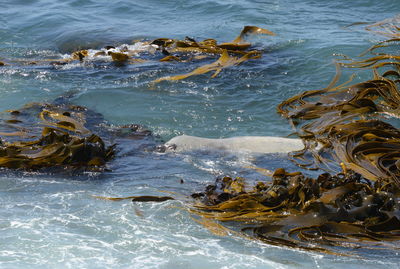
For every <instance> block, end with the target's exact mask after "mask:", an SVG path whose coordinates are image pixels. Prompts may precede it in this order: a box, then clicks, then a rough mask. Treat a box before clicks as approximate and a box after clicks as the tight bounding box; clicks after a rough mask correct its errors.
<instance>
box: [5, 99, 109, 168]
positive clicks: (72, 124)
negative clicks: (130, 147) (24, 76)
mask: <svg viewBox="0 0 400 269" xmlns="http://www.w3.org/2000/svg"><path fill="white" fill-rule="evenodd" d="M86 112H87V110H86V109H85V108H83V107H80V106H73V105H49V104H31V105H27V106H25V107H24V108H23V109H21V110H11V111H6V112H3V116H4V117H3V119H2V124H1V125H0V128H1V132H0V137H1V140H0V167H4V168H11V169H24V170H37V169H42V168H49V167H63V168H67V167H70V168H96V167H97V168H99V167H104V165H105V164H106V162H107V161H109V160H111V159H112V158H113V156H114V154H115V145H111V146H107V145H106V143H105V142H104V140H103V139H102V138H101V137H100V136H98V135H96V134H94V133H92V132H91V131H90V130H88V129H87V128H86V127H85V123H86V116H87V113H86Z"/></svg>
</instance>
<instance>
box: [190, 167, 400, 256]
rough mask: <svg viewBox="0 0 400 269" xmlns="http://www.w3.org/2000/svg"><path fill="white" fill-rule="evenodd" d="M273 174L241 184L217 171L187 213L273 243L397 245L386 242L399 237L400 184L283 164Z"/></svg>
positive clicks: (337, 250)
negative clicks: (290, 169) (314, 174)
mask: <svg viewBox="0 0 400 269" xmlns="http://www.w3.org/2000/svg"><path fill="white" fill-rule="evenodd" d="M272 178H273V181H272V182H258V183H257V184H255V185H254V187H253V188H252V189H250V190H246V188H245V187H244V180H243V179H241V178H236V179H233V178H231V177H220V178H218V179H217V180H216V182H215V184H212V185H209V186H207V188H206V190H205V191H204V192H200V193H195V194H193V195H192V197H193V198H195V199H198V200H199V201H200V203H198V204H195V206H194V208H193V209H192V213H194V214H196V215H198V216H200V217H202V218H203V219H206V220H207V219H208V220H210V221H212V220H216V221H221V222H224V223H230V224H231V225H233V224H232V223H233V222H234V223H236V224H238V225H239V227H240V229H241V231H242V232H244V233H245V234H247V235H249V236H251V237H253V238H257V239H259V240H261V241H263V242H266V243H268V244H272V245H278V246H287V247H294V248H299V249H303V250H312V251H318V252H324V253H330V254H341V255H347V254H348V253H346V252H344V251H345V250H346V251H347V250H348V248H352V249H356V248H377V249H385V248H387V249H396V250H398V249H399V248H398V246H397V245H396V244H395V243H393V244H392V243H391V242H392V241H397V240H400V189H399V188H398V187H397V186H396V185H395V184H394V183H386V182H384V181H382V180H378V181H376V182H374V183H371V182H370V181H368V180H366V179H364V178H363V177H362V176H360V174H358V173H354V172H349V173H346V174H343V173H340V174H337V175H333V176H332V175H330V174H328V173H325V174H321V175H320V176H319V177H318V178H317V179H313V178H309V177H306V176H304V175H303V174H301V173H287V172H286V171H285V170H284V169H282V168H281V169H277V170H276V171H275V172H274V175H273V176H272ZM203 222H204V221H203ZM228 225H229V224H228ZM236 226H237V225H236ZM232 229H234V228H232Z"/></svg>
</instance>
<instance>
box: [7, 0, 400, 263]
mask: <svg viewBox="0 0 400 269" xmlns="http://www.w3.org/2000/svg"><path fill="white" fill-rule="evenodd" d="M399 10H400V5H399V1H398V0H381V1H373V0H353V1H345V0H337V1H317V0H270V1H250V0H248V1H246V0H242V1H235V0H225V1H222V0H207V1H193V0H176V1H174V0H172V1H162V0H148V1H122V0H116V1H104V0H97V1H91V0H75V1H72V0H63V1H61V0H0V15H1V16H0V61H5V62H7V61H8V60H10V59H12V60H27V59H33V60H41V59H49V58H51V59H56V58H60V57H65V55H66V54H68V53H71V52H73V51H75V50H78V49H86V48H92V49H100V48H101V47H103V46H105V45H116V46H118V45H121V44H136V43H135V42H137V41H138V40H151V39H154V38H159V37H169V38H180V39H183V38H185V36H190V37H192V38H195V39H204V38H215V39H217V40H218V41H220V42H227V41H230V40H232V39H234V38H235V37H236V36H237V35H238V34H239V32H240V30H241V29H242V27H243V26H244V25H256V26H259V27H263V28H267V29H269V30H271V31H273V32H275V33H277V36H275V37H272V36H267V37H254V38H253V39H252V41H253V44H254V45H255V46H256V47H257V48H258V49H261V50H263V52H264V53H263V57H262V58H261V59H258V60H253V61H249V62H245V63H243V64H242V65H240V66H235V67H232V68H229V69H225V70H223V71H222V72H221V73H220V74H219V76H218V77H216V78H213V79H211V78H210V75H208V74H207V75H201V76H194V77H190V78H188V79H185V80H183V81H178V82H162V83H159V84H157V85H156V86H150V84H151V83H150V82H151V81H153V80H154V79H156V78H159V77H162V76H165V75H172V74H182V73H187V72H189V71H191V70H193V69H194V67H197V66H199V65H196V64H190V63H183V64H176V63H159V62H156V61H153V62H146V63H142V64H136V65H129V66H115V65H112V64H109V65H100V66H98V65H95V64H92V63H88V62H86V63H85V62H84V63H79V64H69V65H65V66H62V67H54V66H50V65H30V66H26V65H9V66H3V67H0V99H1V102H0V111H3V110H7V109H18V108H19V107H21V106H23V105H25V104H27V103H31V102H48V103H51V102H53V101H54V100H55V99H56V98H58V97H60V96H69V101H70V102H71V103H73V104H77V105H82V106H85V107H88V108H89V109H91V110H93V111H96V112H98V113H101V114H102V115H103V116H104V120H105V121H107V122H108V124H110V125H115V126H118V125H123V124H141V125H144V126H146V128H147V129H149V130H151V131H152V132H153V134H154V136H155V137H156V138H155V142H154V143H162V141H167V140H168V139H170V138H172V137H174V136H176V135H180V134H187V135H195V136H201V137H209V138H220V137H221V138H222V137H232V136H243V135H254V136H256V135H257V136H264V135H272V136H287V135H289V134H290V133H291V132H292V129H291V127H290V126H289V124H288V123H287V122H286V120H284V119H282V118H281V117H280V116H279V115H278V114H277V113H276V105H277V104H278V103H280V102H281V101H283V100H285V99H286V98H288V97H290V96H292V95H294V94H296V93H299V92H302V91H305V90H310V89H319V88H321V87H324V86H326V85H328V84H329V82H330V80H331V78H332V77H333V76H334V74H335V67H334V64H333V60H334V59H335V56H334V54H346V55H349V56H356V55H358V54H360V53H361V52H363V51H364V50H365V49H367V48H368V47H370V46H371V45H373V44H375V43H376V42H377V41H379V40H383V38H382V37H380V36H376V35H374V34H372V33H369V32H367V31H364V30H363V29H362V27H350V28H347V27H346V26H347V25H350V24H352V23H355V22H370V23H373V22H376V21H380V20H383V19H385V18H389V17H393V16H395V15H396V14H397V13H399ZM346 75H347V73H346V72H344V76H346ZM369 75H370V74H369V73H368V72H359V73H358V74H357V77H356V79H359V80H362V79H366V78H368V77H369ZM135 143H136V142H135ZM135 143H134V142H132V141H130V140H129V139H120V140H119V141H118V149H119V153H118V155H117V157H116V158H115V159H114V160H113V161H112V162H111V163H110V164H109V168H110V171H107V172H103V173H88V172H87V173H77V174H71V173H68V172H63V173H56V172H54V173H32V172H29V173H28V172H23V171H17V172H15V171H9V170H2V171H0V236H1V240H0V268H24V267H26V266H29V267H30V268H171V269H173V268H174V269H175V268H185V269H186V268H229V269H231V268H340V267H343V266H345V267H346V268H360V267H363V268H398V266H399V262H400V260H399V256H398V253H395V254H393V253H388V254H385V253H383V254H382V253H381V252H380V253H379V254H377V253H374V252H371V251H368V250H365V251H361V255H360V256H357V257H355V256H353V257H337V256H330V255H325V254H319V253H309V252H304V251H299V250H293V249H288V248H284V247H275V246H269V245H265V244H262V243H260V242H257V241H251V240H247V239H243V238H240V237H236V236H229V237H219V236H216V235H213V234H211V233H210V232H209V231H208V230H206V229H205V228H204V227H203V226H201V225H199V224H198V223H196V222H195V221H194V220H193V219H192V216H191V215H190V214H189V213H188V211H187V210H186V209H185V201H186V200H187V199H186V198H185V196H186V195H189V194H190V193H193V192H196V191H200V190H202V189H203V188H204V187H205V186H206V185H207V184H209V183H210V182H213V180H214V179H215V177H216V176H218V175H223V174H229V175H233V176H236V175H240V176H245V177H248V178H249V179H253V180H262V179H264V178H263V176H262V175H259V174H257V173H255V172H254V171H251V170H249V169H248V168H246V166H249V165H254V164H255V165H258V166H261V167H264V168H268V169H274V168H278V167H282V166H284V167H286V168H289V169H296V168H295V167H294V166H293V164H291V163H290V162H289V161H288V160H286V158H285V156H284V155H269V156H251V155H249V154H228V153H222V152H193V153H190V152H189V153H181V154H173V153H169V154H162V153H157V152H153V151H149V150H144V149H143V148H141V147H137V144H135ZM181 180H183V181H184V183H183V184H181ZM161 191H169V192H173V193H175V194H180V195H181V197H182V199H181V201H168V202H164V203H136V204H133V203H132V202H130V201H129V200H124V201H120V202H110V201H105V200H100V199H95V198H94V197H93V196H113V197H123V196H130V195H165V193H163V192H161ZM138 212H140V213H138Z"/></svg>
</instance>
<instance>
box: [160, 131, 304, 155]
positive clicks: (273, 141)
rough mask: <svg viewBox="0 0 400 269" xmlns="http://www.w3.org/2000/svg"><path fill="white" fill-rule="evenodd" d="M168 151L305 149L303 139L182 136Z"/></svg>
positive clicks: (285, 151)
mask: <svg viewBox="0 0 400 269" xmlns="http://www.w3.org/2000/svg"><path fill="white" fill-rule="evenodd" d="M165 146H166V150H167V151H177V152H184V151H193V150H226V151H233V152H249V153H287V152H291V151H295V150H301V149H303V148H304V145H303V142H302V141H301V139H293V138H283V137H274V136H238V137H231V138H221V139H211V138H202V137H196V136H189V135H180V136H176V137H174V138H172V139H171V140H169V141H168V142H167V143H165Z"/></svg>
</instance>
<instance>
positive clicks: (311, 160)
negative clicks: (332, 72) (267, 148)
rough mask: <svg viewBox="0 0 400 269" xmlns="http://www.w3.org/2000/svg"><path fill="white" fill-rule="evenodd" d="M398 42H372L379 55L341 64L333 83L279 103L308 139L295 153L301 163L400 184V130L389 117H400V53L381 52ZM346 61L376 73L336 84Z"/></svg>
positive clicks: (338, 66) (293, 155)
mask: <svg viewBox="0 0 400 269" xmlns="http://www.w3.org/2000/svg"><path fill="white" fill-rule="evenodd" d="M397 41H398V40H393V39H392V40H388V41H385V42H381V43H379V44H378V45H375V46H373V47H371V48H370V49H369V50H368V51H367V52H368V53H372V54H373V56H372V57H370V58H367V59H365V60H353V61H348V60H347V61H344V62H340V63H338V64H337V68H338V72H337V75H336V76H335V78H334V79H333V80H332V83H330V85H329V86H328V87H326V88H324V89H321V90H312V91H306V92H303V93H301V94H299V95H296V96H294V97H291V98H289V99H288V100H286V101H283V102H282V103H281V104H280V105H279V106H278V112H279V113H280V114H281V115H283V116H284V117H286V118H287V119H289V120H290V121H291V123H292V124H293V125H294V126H295V127H296V129H297V134H298V135H299V137H300V138H302V139H303V141H304V143H305V148H304V150H302V151H299V152H294V153H292V154H291V156H292V157H293V160H294V161H295V162H296V163H297V164H298V165H300V166H301V167H304V168H311V169H326V170H328V171H331V172H337V171H338V168H342V169H345V170H347V169H350V170H353V171H355V172H357V173H360V174H361V175H362V176H363V177H365V178H367V179H369V180H373V181H376V180H385V181H387V182H394V183H395V184H397V185H398V186H400V165H399V162H397V160H398V159H399V156H398V152H399V144H400V137H399V133H400V131H399V130H398V129H397V128H396V127H394V126H392V125H391V124H389V123H386V122H384V119H385V118H387V117H395V118H398V117H399V116H400V110H399V107H400V92H399V82H400V80H399V78H400V73H399V67H400V65H399V59H400V56H398V55H392V54H387V53H384V54H382V53H377V52H376V50H377V49H382V48H390V46H391V45H395V44H396V42H397ZM362 56H365V53H364V54H363V55H362ZM341 66H342V67H343V66H344V67H352V68H364V69H365V68H370V69H372V76H373V78H372V79H371V80H368V81H365V82H361V83H356V84H353V85H351V79H350V80H349V81H347V82H345V83H343V84H341V85H336V84H337V82H338V80H339V77H340V68H341ZM338 164H340V166H338Z"/></svg>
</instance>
